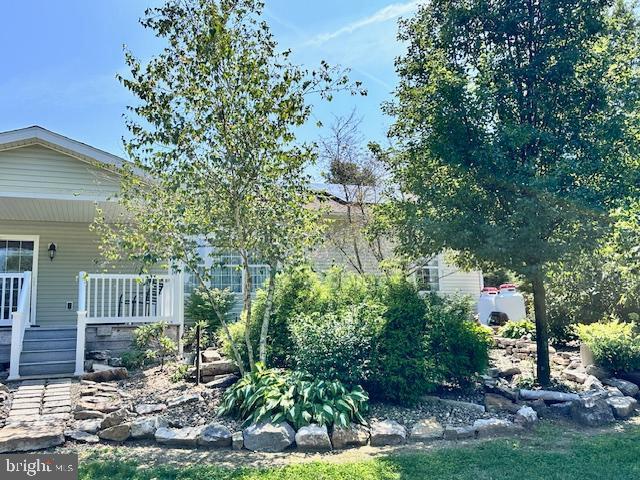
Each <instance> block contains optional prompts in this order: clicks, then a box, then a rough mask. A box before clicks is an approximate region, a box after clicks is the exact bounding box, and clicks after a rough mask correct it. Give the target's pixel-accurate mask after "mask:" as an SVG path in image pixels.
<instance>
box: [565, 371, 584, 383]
mask: <svg viewBox="0 0 640 480" xmlns="http://www.w3.org/2000/svg"><path fill="white" fill-rule="evenodd" d="M562 378H564V379H565V380H569V381H570V382H576V383H580V384H582V383H584V382H585V381H586V380H587V374H586V373H583V372H581V371H580V370H573V369H569V368H568V369H566V370H563V371H562Z"/></svg>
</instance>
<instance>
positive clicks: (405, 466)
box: [80, 426, 640, 480]
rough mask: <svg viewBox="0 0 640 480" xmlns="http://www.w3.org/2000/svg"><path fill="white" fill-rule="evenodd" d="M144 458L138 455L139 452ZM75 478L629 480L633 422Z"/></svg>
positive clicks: (637, 466)
mask: <svg viewBox="0 0 640 480" xmlns="http://www.w3.org/2000/svg"><path fill="white" fill-rule="evenodd" d="M142 460H144V459H142ZM80 478H81V479H83V480H101V479H105V480H106V479H109V480H116V479H131V480H152V479H157V480H165V479H166V480H170V479H171V480H172V479H180V480H205V479H206V480H252V479H255V480H275V479H278V480H281V479H283V480H334V479H335V480H360V479H363V480H364V479H366V480H396V479H397V480H413V479H416V480H418V479H448V480H451V479H474V480H482V479H487V480H488V479H502V478H518V479H541V480H542V479H544V480H552V479H575V478H580V479H598V480H602V479H627V478H628V479H637V478H640V428H639V427H637V426H635V427H628V428H627V429H626V430H624V431H623V432H613V433H607V434H597V435H587V436H585V435H578V434H576V433H575V432H567V431H564V430H563V429H562V428H560V427H557V426H553V427H552V426H543V427H542V428H541V429H540V430H539V431H538V433H536V434H535V435H532V436H530V437H526V438H517V439H508V440H494V441H489V442H478V443H474V444H472V445H469V446H459V447H456V446H453V447H446V448H441V449H437V450H435V451H432V452H429V453H395V454H390V455H386V456H384V457H383V456H380V457H376V458H375V459H368V460H364V461H360V462H354V463H344V464H338V463H331V462H315V463H301V464H296V465H289V466H285V467H278V468H270V469H251V468H241V469H235V470H229V469H221V468H219V467H216V466H215V465H213V464H197V465H193V464H192V465H185V466H184V467H180V468H177V467H175V466H156V467H148V466H146V465H145V466H141V465H139V464H138V463H136V462H135V461H123V460H122V459H121V458H120V459H119V458H117V455H114V453H110V454H100V455H99V456H98V457H97V458H96V457H94V458H91V459H87V460H85V461H83V462H81V467H80Z"/></svg>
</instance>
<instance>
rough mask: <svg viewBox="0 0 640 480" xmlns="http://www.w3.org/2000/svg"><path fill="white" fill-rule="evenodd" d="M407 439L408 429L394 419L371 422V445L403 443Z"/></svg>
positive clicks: (380, 445) (381, 445)
mask: <svg viewBox="0 0 640 480" xmlns="http://www.w3.org/2000/svg"><path fill="white" fill-rule="evenodd" d="M406 441H407V429H406V428H404V426H403V425H400V424H399V423H398V422H396V421H394V420H383V421H382V422H374V423H372V424H371V446H372V447H383V446H385V445H401V444H403V443H405V442H406Z"/></svg>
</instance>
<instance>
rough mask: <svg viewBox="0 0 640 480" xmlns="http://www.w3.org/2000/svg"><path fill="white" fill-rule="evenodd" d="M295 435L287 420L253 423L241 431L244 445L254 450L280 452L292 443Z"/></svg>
mask: <svg viewBox="0 0 640 480" xmlns="http://www.w3.org/2000/svg"><path fill="white" fill-rule="evenodd" d="M295 435H296V432H295V431H294V430H293V428H291V425H289V424H288V423H287V422H282V423H279V424H273V423H269V422H265V423H258V424H255V423H254V424H253V425H250V426H249V427H247V428H245V429H244V431H243V436H244V447H245V448H246V449H248V450H252V451H254V452H281V451H282V450H284V449H285V448H287V447H288V446H290V445H291V444H292V443H293V441H294V439H295Z"/></svg>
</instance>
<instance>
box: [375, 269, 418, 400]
mask: <svg viewBox="0 0 640 480" xmlns="http://www.w3.org/2000/svg"><path fill="white" fill-rule="evenodd" d="M380 291H381V302H382V303H383V304H384V305H385V311H384V314H383V316H384V321H383V323H382V326H381V328H380V329H379V331H378V335H377V338H376V339H375V348H374V350H373V353H374V356H373V358H372V362H373V366H372V370H373V374H372V375H371V376H370V378H369V381H368V382H367V385H366V388H367V389H368V391H369V392H370V393H371V395H372V396H374V397H376V398H379V399H383V400H386V401H390V402H393V403H401V404H412V403H415V402H416V401H418V400H419V399H420V397H421V396H422V395H423V394H425V393H426V392H427V390H428V387H429V386H428V384H427V372H426V368H425V366H426V363H425V357H424V352H423V348H422V342H423V337H424V333H425V321H424V315H425V312H426V308H425V303H424V301H423V300H422V298H420V296H419V295H418V292H417V291H416V288H415V287H414V286H413V285H412V284H411V283H409V282H407V281H406V280H405V279H404V278H402V277H391V278H388V279H385V280H384V283H383V286H382V287H381V288H380Z"/></svg>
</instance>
